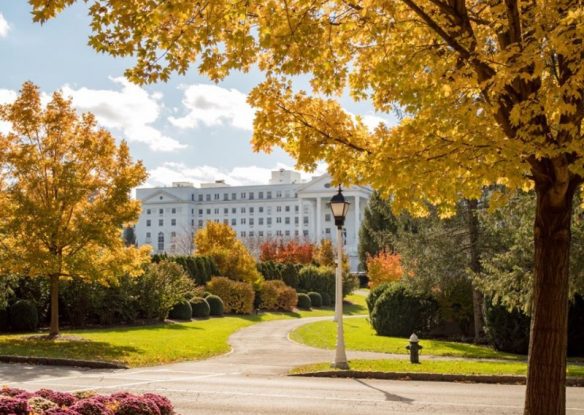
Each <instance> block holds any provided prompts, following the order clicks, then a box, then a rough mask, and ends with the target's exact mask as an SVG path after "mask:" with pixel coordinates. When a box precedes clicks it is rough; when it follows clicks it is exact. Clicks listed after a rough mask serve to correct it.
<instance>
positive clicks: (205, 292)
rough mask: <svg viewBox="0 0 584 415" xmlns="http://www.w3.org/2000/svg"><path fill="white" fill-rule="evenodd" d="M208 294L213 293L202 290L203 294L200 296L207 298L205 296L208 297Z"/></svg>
mask: <svg viewBox="0 0 584 415" xmlns="http://www.w3.org/2000/svg"><path fill="white" fill-rule="evenodd" d="M210 295H213V294H211V293H210V292H209V291H203V295H202V297H203V298H207V297H208V296H210Z"/></svg>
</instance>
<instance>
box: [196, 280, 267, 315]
mask: <svg viewBox="0 0 584 415" xmlns="http://www.w3.org/2000/svg"><path fill="white" fill-rule="evenodd" d="M207 290H209V292H211V293H213V294H215V295H218V296H219V297H220V298H221V300H223V306H224V310H225V312H226V313H234V314H251V313H253V311H254V300H255V291H254V288H253V286H252V285H251V284H249V283H246V282H243V281H234V280H231V279H229V278H226V277H213V278H212V279H211V281H210V282H209V283H208V284H207Z"/></svg>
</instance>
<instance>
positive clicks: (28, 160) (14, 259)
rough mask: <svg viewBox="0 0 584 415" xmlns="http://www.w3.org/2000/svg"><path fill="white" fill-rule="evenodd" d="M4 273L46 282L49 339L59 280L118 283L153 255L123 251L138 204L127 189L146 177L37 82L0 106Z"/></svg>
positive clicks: (105, 135)
mask: <svg viewBox="0 0 584 415" xmlns="http://www.w3.org/2000/svg"><path fill="white" fill-rule="evenodd" d="M0 120H2V121H6V122H9V123H10V126H11V130H10V132H8V133H7V134H2V133H0V212H2V213H1V214H0V215H1V216H0V275H3V274H4V275H5V274H16V275H27V276H30V277H46V278H49V281H50V296H51V323H50V335H51V336H56V335H58V334H59V301H58V296H59V281H61V280H62V279H70V278H84V279H90V280H95V281H98V282H100V283H102V284H109V283H115V281H116V279H117V278H118V277H120V276H121V275H124V274H130V275H134V276H135V275H139V274H140V273H141V272H142V264H143V263H145V262H147V261H148V260H149V250H148V249H147V248H141V249H137V248H135V247H125V246H124V241H123V240H122V229H123V226H124V225H126V224H128V223H131V222H135V221H136V220H137V219H138V216H139V214H140V204H139V202H138V201H136V200H132V199H130V191H131V190H132V189H133V188H135V187H136V186H138V185H139V184H140V183H142V182H143V181H144V180H145V178H146V170H145V169H144V167H143V166H142V164H141V163H140V162H137V163H133V162H132V160H131V159H130V154H129V151H128V146H127V145H126V143H125V142H122V143H121V144H120V145H119V146H117V145H116V143H115V139H114V138H113V137H112V135H111V134H110V133H109V132H107V131H106V130H104V129H102V128H98V127H97V126H96V122H95V118H94V116H93V115H92V114H89V113H86V114H83V115H78V114H77V112H76V111H75V110H74V109H73V108H72V105H71V101H70V100H68V99H65V98H64V97H63V96H62V95H61V93H59V92H56V93H54V94H53V96H52V98H51V100H50V102H49V103H48V104H47V105H46V107H43V105H42V104H41V94H40V91H39V90H38V88H37V87H36V86H35V85H33V84H32V83H29V82H27V83H25V84H24V85H23V86H22V89H21V91H20V95H19V96H18V97H17V98H16V100H15V101H14V102H13V103H11V104H6V105H1V106H0Z"/></svg>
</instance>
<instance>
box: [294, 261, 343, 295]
mask: <svg viewBox="0 0 584 415" xmlns="http://www.w3.org/2000/svg"><path fill="white" fill-rule="evenodd" d="M298 288H299V289H300V290H302V291H306V292H317V293H319V294H320V295H321V296H322V295H323V294H324V293H326V294H328V295H329V297H330V298H334V297H335V272H334V271H333V270H332V269H331V268H326V267H315V266H314V265H309V266H305V267H302V269H301V270H300V272H299V273H298Z"/></svg>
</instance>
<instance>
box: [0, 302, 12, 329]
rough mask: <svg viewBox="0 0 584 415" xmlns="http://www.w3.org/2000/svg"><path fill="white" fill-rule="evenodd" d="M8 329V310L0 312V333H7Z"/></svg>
mask: <svg viewBox="0 0 584 415" xmlns="http://www.w3.org/2000/svg"><path fill="white" fill-rule="evenodd" d="M9 329H10V319H9V317H8V309H6V308H5V309H2V310H0V332H3V331H8V330H9Z"/></svg>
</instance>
